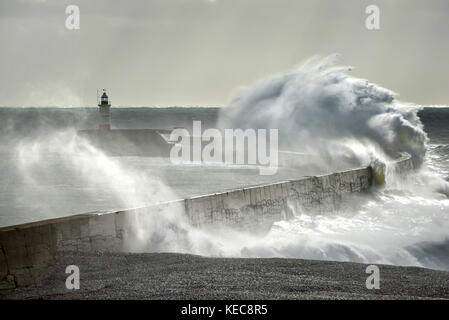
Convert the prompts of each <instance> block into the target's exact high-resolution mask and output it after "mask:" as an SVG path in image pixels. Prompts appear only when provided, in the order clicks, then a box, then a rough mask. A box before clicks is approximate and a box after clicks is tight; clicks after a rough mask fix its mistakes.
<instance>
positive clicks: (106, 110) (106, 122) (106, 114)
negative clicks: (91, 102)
mask: <svg viewBox="0 0 449 320" xmlns="http://www.w3.org/2000/svg"><path fill="white" fill-rule="evenodd" d="M98 107H99V108H100V126H99V129H100V130H110V129H111V103H110V101H109V98H108V95H107V93H106V89H103V94H102V95H101V97H100V100H99V101H98Z"/></svg>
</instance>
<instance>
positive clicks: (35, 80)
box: [0, 0, 449, 106]
mask: <svg viewBox="0 0 449 320" xmlns="http://www.w3.org/2000/svg"><path fill="white" fill-rule="evenodd" d="M70 4H75V5H78V6H79V8H80V11H81V21H80V22H81V24H80V30H68V29H66V27H65V20H66V17H67V14H66V13H65V9H66V7H67V6H68V5H70ZM369 4H377V5H378V6H379V7H380V30H375V31H372V30H367V29H366V28H365V19H366V16H367V15H366V14H365V8H366V6H367V5H369ZM448 34H449V1H447V0H429V1H422V0H385V1H374V0H373V1H364V0H304V1H300V0H215V1H210V0H114V1H108V0H69V1H65V0H0V106H48V105H50V106H89V105H95V103H96V89H97V88H107V89H109V91H110V96H111V100H112V102H113V105H122V106H173V105H178V106H185V105H188V106H197V105H198V106H217V105H224V104H225V103H226V101H227V100H228V99H229V97H230V95H231V94H232V92H233V91H234V90H235V89H237V88H239V87H241V86H247V85H251V84H252V83H254V82H255V81H257V80H259V79H261V78H264V77H267V76H270V75H272V74H278V73H282V72H285V71H288V70H290V69H292V68H293V67H294V66H295V65H298V64H299V63H301V61H303V60H304V59H307V58H308V57H310V56H312V55H322V56H326V55H328V54H332V53H340V54H341V55H342V56H341V63H342V64H344V65H350V66H353V67H354V68H355V69H354V71H353V72H352V73H353V74H354V75H356V76H358V77H362V78H366V79H368V80H370V81H372V82H376V83H378V84H380V85H382V86H384V87H386V88H389V89H391V90H393V91H395V92H397V93H399V94H400V99H401V100H404V101H410V102H415V103H419V104H449V79H448V75H449V37H448Z"/></svg>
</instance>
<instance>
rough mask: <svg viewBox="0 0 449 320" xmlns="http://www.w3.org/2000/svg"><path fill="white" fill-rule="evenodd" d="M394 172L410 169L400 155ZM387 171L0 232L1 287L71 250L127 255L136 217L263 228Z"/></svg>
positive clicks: (24, 281) (33, 276)
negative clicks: (181, 217)
mask: <svg viewBox="0 0 449 320" xmlns="http://www.w3.org/2000/svg"><path fill="white" fill-rule="evenodd" d="M394 167H395V170H396V171H397V172H399V173H405V172H407V171H409V170H411V169H412V168H413V163H412V159H411V157H410V156H409V155H408V154H402V155H401V157H400V158H399V159H398V160H397V161H396V162H395V163H394ZM384 175H385V167H384V166H382V165H380V164H374V165H372V166H369V167H365V168H358V169H353V170H347V171H344V172H337V173H332V174H329V175H322V176H313V177H304V178H302V179H298V180H290V181H283V182H278V183H274V184H269V185H261V186H255V187H250V188H243V189H236V190H233V191H230V192H223V193H216V194H211V195H205V196H200V197H194V198H189V199H184V200H178V201H172V202H166V203H161V204H157V205H154V206H150V207H146V208H140V209H131V210H126V211H118V212H104V213H99V214H83V215H75V216H71V217H65V218H58V219H52V220H45V221H39V222H35V223H29V224H23V225H18V226H11V227H4V228H0V289H6V288H14V287H20V286H26V285H29V284H32V283H35V282H36V281H38V280H40V279H41V278H42V277H43V276H44V275H45V274H46V273H47V272H48V270H49V268H51V267H52V266H53V265H54V264H55V262H56V261H57V260H58V259H59V258H60V257H61V256H63V255H65V254H66V253H68V252H73V251H82V252H89V251H97V250H107V251H115V252H117V251H118V252H120V251H129V249H130V247H129V243H130V242H132V240H133V238H134V237H136V232H135V227H136V223H138V221H136V218H138V217H139V215H149V214H157V213H160V212H162V213H167V212H177V213H179V214H185V217H186V218H187V219H188V221H189V222H190V223H191V224H192V225H194V226H197V227H202V226H208V225H217V226H218V225H225V226H230V227H233V228H238V229H245V230H252V231H254V230H266V228H267V227H269V226H270V225H271V224H272V223H273V222H274V221H277V220H280V219H288V218H289V217H290V216H291V215H292V214H293V213H294V212H300V211H301V210H314V211H317V212H321V213H325V212H326V211H329V210H338V208H339V206H340V204H341V203H342V201H343V200H344V198H345V197H346V196H348V195H349V194H351V193H360V192H365V191H367V190H369V189H370V188H371V186H372V185H374V184H376V181H377V183H379V181H380V182H381V181H382V176H384Z"/></svg>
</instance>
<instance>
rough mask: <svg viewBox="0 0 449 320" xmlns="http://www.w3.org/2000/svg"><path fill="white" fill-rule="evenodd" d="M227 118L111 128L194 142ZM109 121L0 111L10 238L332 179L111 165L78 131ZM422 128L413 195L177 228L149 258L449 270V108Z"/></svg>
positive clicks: (227, 168)
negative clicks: (107, 216) (256, 226)
mask: <svg viewBox="0 0 449 320" xmlns="http://www.w3.org/2000/svg"><path fill="white" fill-rule="evenodd" d="M220 110H221V109H220V108H219V107H170V108H160V107H158V108H156V107H113V108H112V109H111V126H112V128H117V129H118V128H119V129H146V128H149V129H172V128H176V127H184V128H186V129H187V130H191V129H192V123H193V121H194V120H200V121H201V122H202V125H203V129H205V128H213V127H215V126H216V125H217V121H218V118H219V114H220ZM98 117H99V114H98V108H96V107H85V108H81V107H76V108H75V107H74V108H62V107H18V108H15V107H1V108H0V227H4V226H11V225H17V224H22V223H28V222H33V221H39V220H43V219H50V218H56V217H64V216H70V215H74V214H81V213H93V212H106V211H113V210H120V209H127V208H135V207H141V206H145V205H148V204H150V203H154V202H159V201H165V200H172V199H180V198H185V197H191V196H196V195H203V194H209V193H214V192H221V191H225V190H231V189H234V188H238V187H244V186H249V185H258V184H263V183H270V182H276V181H284V180H290V179H296V178H299V177H301V176H305V175H314V174H319V173H330V172H327V171H328V170H327V169H326V168H323V169H322V170H317V171H314V172H310V171H307V170H301V169H300V168H289V167H284V168H280V169H279V170H278V172H277V173H276V174H275V175H271V176H268V175H267V176H263V175H260V174H259V170H258V168H257V167H251V166H244V165H242V166H237V165H219V164H216V165H212V164H192V165H175V164H172V163H170V162H169V161H167V159H163V158H150V157H137V156H122V157H111V156H108V155H105V154H103V153H102V152H101V150H96V149H94V148H92V147H91V146H90V145H86V144H80V143H79V141H77V134H76V131H77V130H81V129H93V128H97V127H98V121H99V118H98ZM418 117H419V119H420V121H421V122H422V124H423V128H424V131H425V133H426V134H427V137H428V139H429V140H428V143H427V145H426V148H427V150H426V155H425V160H424V163H423V165H422V166H421V168H420V169H418V170H417V173H416V176H417V178H416V179H414V180H411V181H410V182H409V185H404V184H398V183H393V182H392V183H391V184H389V181H388V180H387V185H386V187H385V188H382V189H379V190H373V191H372V192H370V193H369V194H367V195H364V196H363V197H360V196H357V197H355V198H354V201H353V203H351V204H348V206H347V207H346V209H345V210H344V211H340V212H328V213H325V214H320V215H317V214H315V213H311V212H296V213H295V217H294V218H293V219H291V220H286V221H278V222H276V223H275V224H273V226H272V228H271V230H269V231H268V232H267V233H266V234H263V235H260V234H257V235H253V234H247V233H244V232H240V231H233V230H225V231H222V232H221V233H217V232H215V231H214V232H207V230H206V231H203V230H194V229H193V228H191V229H190V228H189V227H186V226H182V228H174V227H173V225H172V224H173V221H171V222H170V223H167V224H162V227H161V225H158V226H157V228H158V230H157V232H159V233H163V234H164V233H166V234H170V235H171V236H167V237H163V240H159V241H160V242H161V243H160V245H159V246H157V249H154V247H151V248H152V249H150V248H149V249H148V250H149V251H151V250H156V251H168V252H186V253H193V254H200V255H206V256H220V257H224V256H226V257H228V256H229V257H288V258H304V259H317V260H336V261H355V262H364V263H378V264H392V265H407V266H420V267H427V268H432V269H441V270H449V199H448V197H447V195H446V194H444V193H442V192H439V191H438V190H439V188H438V186H434V185H433V184H434V183H435V184H438V183H440V182H434V181H448V180H449V108H445V107H426V108H422V109H421V110H420V111H419V112H418ZM435 177H437V178H438V179H440V180H438V179H436V178H435ZM434 178H435V179H434ZM161 219H163V217H161ZM164 228H166V229H164ZM147 231H148V233H149V234H152V233H154V232H156V231H155V230H147ZM144 232H145V230H144Z"/></svg>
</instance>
